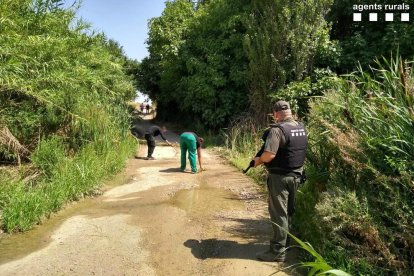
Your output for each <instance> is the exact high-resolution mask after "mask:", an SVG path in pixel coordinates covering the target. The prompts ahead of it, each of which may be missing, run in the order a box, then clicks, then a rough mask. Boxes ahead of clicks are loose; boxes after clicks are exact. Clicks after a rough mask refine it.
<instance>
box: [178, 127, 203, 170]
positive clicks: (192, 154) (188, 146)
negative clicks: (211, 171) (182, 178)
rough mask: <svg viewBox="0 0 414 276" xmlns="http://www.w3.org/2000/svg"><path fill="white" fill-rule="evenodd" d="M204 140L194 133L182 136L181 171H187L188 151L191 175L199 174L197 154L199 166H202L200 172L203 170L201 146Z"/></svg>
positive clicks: (185, 133)
mask: <svg viewBox="0 0 414 276" xmlns="http://www.w3.org/2000/svg"><path fill="white" fill-rule="evenodd" d="M203 142H204V140H203V138H201V137H199V136H198V135H197V134H195V133H194V132H184V133H182V134H181V135H180V149H181V171H182V172H184V171H185V167H186V161H187V160H186V159H187V156H186V155H187V151H188V160H190V166H191V173H197V161H196V152H197V155H198V164H199V165H200V171H202V170H203V166H202V163H201V145H202V144H203Z"/></svg>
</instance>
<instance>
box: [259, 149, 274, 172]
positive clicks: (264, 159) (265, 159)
mask: <svg viewBox="0 0 414 276" xmlns="http://www.w3.org/2000/svg"><path fill="white" fill-rule="evenodd" d="M275 156H276V154H274V153H272V152H269V151H264V152H263V154H262V155H261V156H259V157H256V158H254V167H255V168H256V167H257V166H260V165H261V164H263V163H269V162H270V161H272V160H273V158H275Z"/></svg>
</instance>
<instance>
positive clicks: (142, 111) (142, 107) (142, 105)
mask: <svg viewBox="0 0 414 276" xmlns="http://www.w3.org/2000/svg"><path fill="white" fill-rule="evenodd" d="M139 108H140V109H141V113H142V114H144V103H141V105H140V106H139Z"/></svg>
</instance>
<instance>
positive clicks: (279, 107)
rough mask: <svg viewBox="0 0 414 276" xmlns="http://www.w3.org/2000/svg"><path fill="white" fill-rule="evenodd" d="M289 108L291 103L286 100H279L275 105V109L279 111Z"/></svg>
mask: <svg viewBox="0 0 414 276" xmlns="http://www.w3.org/2000/svg"><path fill="white" fill-rule="evenodd" d="M288 109H290V105H289V103H288V102H285V101H277V102H276V103H275V105H274V106H273V110H274V111H275V112H279V111H282V110H288Z"/></svg>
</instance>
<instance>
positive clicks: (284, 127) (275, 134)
mask: <svg viewBox="0 0 414 276" xmlns="http://www.w3.org/2000/svg"><path fill="white" fill-rule="evenodd" d="M296 134H298V136H296ZM293 135H295V136H293ZM306 148H307V136H306V130H305V127H304V126H303V124H301V123H298V122H296V121H295V120H293V119H292V118H289V119H286V120H285V121H283V122H281V123H280V124H276V125H272V127H271V128H270V130H269V134H268V135H267V139H266V143H265V146H264V151H268V152H271V153H274V154H276V156H275V158H274V159H273V160H272V161H270V162H269V163H265V166H266V169H267V170H268V171H269V172H270V173H279V174H288V173H292V172H293V173H298V174H301V173H302V171H303V164H304V162H305V155H306Z"/></svg>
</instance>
